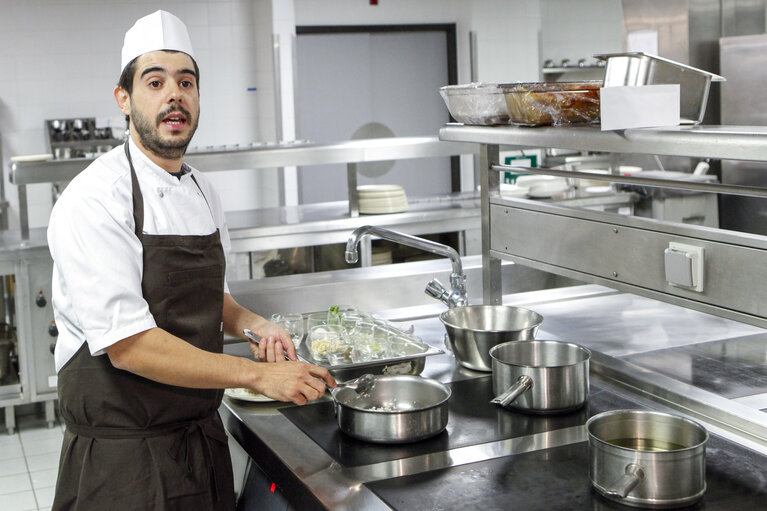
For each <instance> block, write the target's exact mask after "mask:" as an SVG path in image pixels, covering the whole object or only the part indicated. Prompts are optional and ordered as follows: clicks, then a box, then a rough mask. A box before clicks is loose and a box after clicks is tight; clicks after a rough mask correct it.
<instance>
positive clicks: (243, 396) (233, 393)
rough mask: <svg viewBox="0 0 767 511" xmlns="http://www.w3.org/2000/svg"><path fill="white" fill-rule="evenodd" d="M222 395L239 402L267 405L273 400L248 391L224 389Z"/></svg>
mask: <svg viewBox="0 0 767 511" xmlns="http://www.w3.org/2000/svg"><path fill="white" fill-rule="evenodd" d="M224 395H225V396H229V397H231V398H233V399H239V400H241V401H250V402H252V403H268V402H271V401H274V399H272V398H270V397H267V396H265V395H263V394H258V393H256V392H253V391H252V390H248V389H226V390H225V391H224Z"/></svg>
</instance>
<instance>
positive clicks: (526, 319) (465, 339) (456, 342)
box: [439, 305, 543, 372]
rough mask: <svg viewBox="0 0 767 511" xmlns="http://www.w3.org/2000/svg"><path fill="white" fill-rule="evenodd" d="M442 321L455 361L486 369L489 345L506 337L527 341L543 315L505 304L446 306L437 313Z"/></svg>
mask: <svg viewBox="0 0 767 511" xmlns="http://www.w3.org/2000/svg"><path fill="white" fill-rule="evenodd" d="M439 320H440V321H442V324H443V325H445V330H447V336H448V339H449V342H450V346H448V348H449V349H450V350H452V352H453V354H454V355H455V358H456V360H458V362H459V363H460V364H461V365H462V366H464V367H466V368H468V369H473V370H475V371H486V372H490V371H492V370H493V361H492V359H491V358H490V348H492V347H493V346H495V345H497V344H501V343H503V342H508V341H527V340H530V339H532V338H533V337H534V336H535V332H536V331H537V330H538V326H539V325H540V324H541V323H542V322H543V316H541V315H540V314H538V313H537V312H533V311H531V310H528V309H523V308H521V307H511V306H508V305H467V306H464V307H454V308H452V309H448V310H446V311H445V312H443V313H442V314H440V316H439Z"/></svg>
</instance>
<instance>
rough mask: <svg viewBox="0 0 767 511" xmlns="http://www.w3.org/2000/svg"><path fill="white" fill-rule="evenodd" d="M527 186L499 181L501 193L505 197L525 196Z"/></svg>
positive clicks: (527, 191) (528, 190) (528, 191)
mask: <svg viewBox="0 0 767 511" xmlns="http://www.w3.org/2000/svg"><path fill="white" fill-rule="evenodd" d="M528 193H530V187H529V186H520V185H514V184H506V183H501V195H503V196H505V197H527V194H528Z"/></svg>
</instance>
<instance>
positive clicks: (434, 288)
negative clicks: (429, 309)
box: [424, 279, 450, 306]
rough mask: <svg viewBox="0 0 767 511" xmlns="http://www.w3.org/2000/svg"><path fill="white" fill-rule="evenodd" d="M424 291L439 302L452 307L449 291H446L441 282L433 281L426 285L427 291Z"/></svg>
mask: <svg viewBox="0 0 767 511" xmlns="http://www.w3.org/2000/svg"><path fill="white" fill-rule="evenodd" d="M424 291H425V292H426V294H427V295H429V296H431V297H432V298H436V299H437V300H439V301H441V302H443V303H445V304H446V305H448V306H450V293H449V292H448V290H447V289H445V286H443V285H442V283H441V282H440V281H439V280H437V279H433V280H431V281H430V282H429V283H428V284H426V289H425V290H424Z"/></svg>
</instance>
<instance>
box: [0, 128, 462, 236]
mask: <svg viewBox="0 0 767 511" xmlns="http://www.w3.org/2000/svg"><path fill="white" fill-rule="evenodd" d="M476 151H477V147H476V146H475V145H473V144H465V143H460V142H444V141H441V140H439V139H438V138H437V137H399V138H376V139H367V140H350V141H346V142H340V143H337V144H324V145H319V144H312V143H308V142H302V141H297V142H289V143H281V144H258V145H251V146H249V147H242V148H240V147H234V148H226V147H224V148H219V149H207V150H205V151H201V152H190V153H188V154H187V155H186V156H185V158H184V161H186V162H187V163H188V164H189V165H191V166H193V167H195V168H196V169H198V170H200V171H203V172H215V171H220V170H236V169H267V168H279V167H294V166H312V165H325V164H332V163H345V164H347V174H348V176H347V187H348V189H349V202H348V203H347V206H346V209H347V212H348V214H349V216H352V217H356V216H357V214H358V210H359V208H358V201H357V195H356V190H357V176H356V168H355V166H354V165H353V164H355V163H360V162H370V161H387V160H402V159H411V158H430V157H440V156H455V155H459V154H473V153H475V152H476ZM92 161H93V159H91V158H79V159H70V160H48V161H27V162H23V161H15V162H13V163H11V171H10V175H9V179H10V182H11V183H13V184H15V185H17V189H18V194H19V219H20V225H21V233H22V238H23V239H28V238H29V216H28V211H27V190H26V185H30V184H36V183H55V182H61V181H69V180H71V179H73V178H74V177H75V176H76V175H77V174H79V173H80V172H82V171H83V169H85V168H86V167H87V166H88V165H89V164H90V163H91V162H92Z"/></svg>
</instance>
